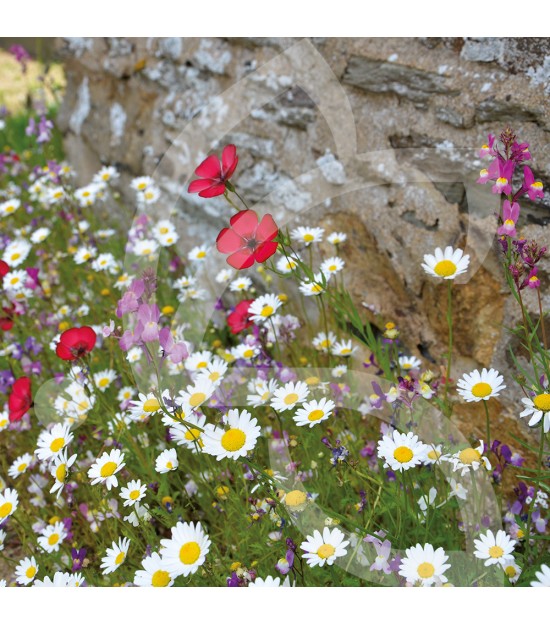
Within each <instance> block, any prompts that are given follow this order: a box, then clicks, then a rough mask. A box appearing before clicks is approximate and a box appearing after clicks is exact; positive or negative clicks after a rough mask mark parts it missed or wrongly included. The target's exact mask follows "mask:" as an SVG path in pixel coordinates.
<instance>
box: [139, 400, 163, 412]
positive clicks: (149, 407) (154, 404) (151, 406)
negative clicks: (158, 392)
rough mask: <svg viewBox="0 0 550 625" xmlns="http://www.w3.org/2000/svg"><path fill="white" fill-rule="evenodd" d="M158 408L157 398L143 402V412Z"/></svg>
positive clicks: (154, 410) (153, 410)
mask: <svg viewBox="0 0 550 625" xmlns="http://www.w3.org/2000/svg"><path fill="white" fill-rule="evenodd" d="M159 408H160V404H159V401H158V399H156V398H153V399H148V400H147V401H146V402H145V403H144V404H143V410H144V411H145V412H156V411H157V410H158V409H159Z"/></svg>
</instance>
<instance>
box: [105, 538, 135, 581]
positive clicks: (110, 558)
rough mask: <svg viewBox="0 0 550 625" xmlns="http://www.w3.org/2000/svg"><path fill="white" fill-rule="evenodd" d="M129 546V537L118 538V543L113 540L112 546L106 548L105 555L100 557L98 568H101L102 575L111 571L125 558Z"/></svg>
mask: <svg viewBox="0 0 550 625" xmlns="http://www.w3.org/2000/svg"><path fill="white" fill-rule="evenodd" d="M129 547H130V539H129V538H119V539H118V543H116V542H115V541H113V543H112V547H109V548H107V551H106V555H105V556H104V557H103V558H101V564H100V565H99V568H100V569H103V575H109V573H113V572H114V571H116V570H117V569H118V567H119V566H121V565H122V564H123V562H124V560H126V556H127V555H128V548H129Z"/></svg>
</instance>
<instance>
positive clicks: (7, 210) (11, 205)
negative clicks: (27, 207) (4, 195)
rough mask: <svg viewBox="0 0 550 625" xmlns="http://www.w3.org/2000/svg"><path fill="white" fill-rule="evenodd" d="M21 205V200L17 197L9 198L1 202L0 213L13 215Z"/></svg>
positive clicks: (3, 215) (4, 215)
mask: <svg viewBox="0 0 550 625" xmlns="http://www.w3.org/2000/svg"><path fill="white" fill-rule="evenodd" d="M20 206H21V201H20V200H18V199H17V198H13V199H11V200H7V201H6V202H2V203H1V204H0V215H1V216H2V217H6V216H7V215H13V213H15V211H16V210H17V209H18V208H19V207H20Z"/></svg>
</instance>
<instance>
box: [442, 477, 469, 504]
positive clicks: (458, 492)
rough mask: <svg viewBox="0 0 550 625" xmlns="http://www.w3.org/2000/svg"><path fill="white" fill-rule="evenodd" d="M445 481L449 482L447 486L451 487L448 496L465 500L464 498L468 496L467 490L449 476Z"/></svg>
mask: <svg viewBox="0 0 550 625" xmlns="http://www.w3.org/2000/svg"><path fill="white" fill-rule="evenodd" d="M447 481H448V482H449V486H450V487H451V493H450V496H451V497H457V498H458V499H462V500H463V501H466V499H467V498H468V490H467V489H466V488H464V486H462V484H459V483H458V482H457V481H456V480H455V479H454V478H452V477H451V478H449V479H448V480H447Z"/></svg>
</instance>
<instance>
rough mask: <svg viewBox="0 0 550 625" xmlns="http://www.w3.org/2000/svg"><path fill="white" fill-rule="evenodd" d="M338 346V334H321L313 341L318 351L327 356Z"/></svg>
mask: <svg viewBox="0 0 550 625" xmlns="http://www.w3.org/2000/svg"><path fill="white" fill-rule="evenodd" d="M335 344H336V334H334V332H329V333H328V335H327V334H326V333H325V332H319V334H318V335H317V336H316V337H314V339H313V347H315V349H316V350H317V351H320V352H324V353H325V354H326V353H328V352H329V350H331V348H332V347H333V346H334V345H335Z"/></svg>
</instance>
